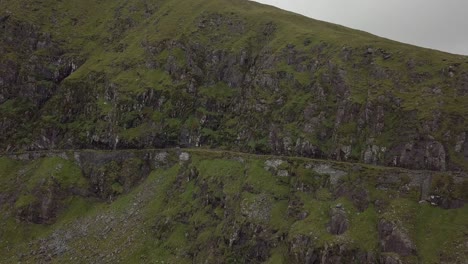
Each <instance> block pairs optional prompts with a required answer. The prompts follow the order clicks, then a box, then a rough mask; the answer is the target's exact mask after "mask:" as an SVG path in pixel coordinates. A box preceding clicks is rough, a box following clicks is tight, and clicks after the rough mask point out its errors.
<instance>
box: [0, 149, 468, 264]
mask: <svg viewBox="0 0 468 264" xmlns="http://www.w3.org/2000/svg"><path fill="white" fill-rule="evenodd" d="M0 165H1V166H2V168H4V170H2V171H0V176H1V177H0V179H1V180H2V182H1V184H2V185H1V186H2V191H1V196H0V199H1V200H0V201H1V205H2V212H3V213H2V215H1V218H0V238H1V240H0V256H1V257H0V258H1V260H2V261H1V262H2V263H16V262H18V261H21V262H22V263H48V262H53V263H118V262H121V263H264V262H265V263H464V261H465V260H466V259H467V257H468V247H467V243H466V241H467V234H468V222H467V221H466V219H467V218H468V207H467V206H464V205H463V204H464V201H466V200H467V199H468V197H467V193H468V181H467V178H466V175H464V174H460V173H448V172H429V171H410V170H405V169H399V168H382V167H374V166H368V165H358V164H354V165H353V164H349V163H337V162H327V161H323V160H311V159H305V158H290V157H275V156H256V155H247V154H240V153H233V152H220V151H204V150H180V149H172V150H171V149H166V150H142V151H112V152H95V151H69V152H32V153H24V154H14V155H9V156H8V157H4V158H0ZM5 168H6V169H5ZM135 186H136V187H135ZM18 190H21V191H18Z"/></svg>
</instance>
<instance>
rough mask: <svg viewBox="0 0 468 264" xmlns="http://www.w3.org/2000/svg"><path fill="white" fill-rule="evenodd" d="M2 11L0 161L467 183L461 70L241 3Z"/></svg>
mask: <svg viewBox="0 0 468 264" xmlns="http://www.w3.org/2000/svg"><path fill="white" fill-rule="evenodd" d="M1 7H2V8H1V10H3V11H2V15H1V16H2V19H1V21H2V22H1V23H2V27H3V30H2V31H1V33H0V34H1V43H0V47H1V50H0V52H1V54H2V56H1V64H0V65H1V67H0V76H1V78H2V81H1V82H0V84H1V91H2V92H1V95H2V96H1V97H0V103H1V105H0V111H1V113H2V116H4V118H3V119H2V121H1V122H2V123H1V126H0V128H1V132H2V133H1V139H0V146H1V149H3V150H6V151H19V150H24V149H30V150H31V149H34V150H43V149H82V148H93V149H114V148H117V149H129V148H154V147H170V146H181V147H193V146H202V147H213V148H218V149H230V150H238V151H243V152H255V153H272V154H283V155H294V156H306V157H314V158H327V159H336V160H349V161H361V162H366V163H373V164H383V165H390V166H400V167H407V168H414V169H431V170H447V169H450V170H460V169H462V170H464V169H466V164H467V157H468V150H467V149H468V145H467V144H468V143H467V140H466V137H467V136H466V131H467V127H468V125H467V122H466V118H465V117H466V116H467V115H468V104H467V103H466V102H467V101H468V99H467V94H468V74H467V67H468V58H467V57H464V56H456V55H451V54H446V53H442V52H438V51H433V50H428V49H422V48H418V47H414V46H409V45H405V44H401V43H397V42H394V41H390V40H386V39H382V38H378V37H375V36H373V35H370V34H367V33H364V32H360V31H355V30H351V29H348V28H345V27H341V26H338V25H334V24H329V23H325V22H320V21H316V20H313V19H309V18H306V17H302V16H299V15H295V14H292V13H289V12H285V11H282V10H278V9H275V8H272V7H268V6H264V5H259V4H256V3H253V2H249V1H224V0H216V1H214V0H213V1H198V0H197V1H195V0H194V1H169V0H167V1H149V0H147V1H110V0H107V1H106V0H103V1H60V2H57V1H35V2H31V1H16V0H15V1H6V0H4V1H2V2H1ZM18 120H20V122H18ZM422 156H425V157H426V158H425V159H424V158H422Z"/></svg>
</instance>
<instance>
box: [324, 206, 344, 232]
mask: <svg viewBox="0 0 468 264" xmlns="http://www.w3.org/2000/svg"><path fill="white" fill-rule="evenodd" d="M330 218H331V219H330V223H329V224H328V228H329V232H330V233H331V234H333V235H341V234H343V233H344V232H346V231H347V230H348V228H349V220H348V216H347V214H346V211H345V210H344V208H342V206H338V205H337V206H336V207H335V208H332V209H331V210H330Z"/></svg>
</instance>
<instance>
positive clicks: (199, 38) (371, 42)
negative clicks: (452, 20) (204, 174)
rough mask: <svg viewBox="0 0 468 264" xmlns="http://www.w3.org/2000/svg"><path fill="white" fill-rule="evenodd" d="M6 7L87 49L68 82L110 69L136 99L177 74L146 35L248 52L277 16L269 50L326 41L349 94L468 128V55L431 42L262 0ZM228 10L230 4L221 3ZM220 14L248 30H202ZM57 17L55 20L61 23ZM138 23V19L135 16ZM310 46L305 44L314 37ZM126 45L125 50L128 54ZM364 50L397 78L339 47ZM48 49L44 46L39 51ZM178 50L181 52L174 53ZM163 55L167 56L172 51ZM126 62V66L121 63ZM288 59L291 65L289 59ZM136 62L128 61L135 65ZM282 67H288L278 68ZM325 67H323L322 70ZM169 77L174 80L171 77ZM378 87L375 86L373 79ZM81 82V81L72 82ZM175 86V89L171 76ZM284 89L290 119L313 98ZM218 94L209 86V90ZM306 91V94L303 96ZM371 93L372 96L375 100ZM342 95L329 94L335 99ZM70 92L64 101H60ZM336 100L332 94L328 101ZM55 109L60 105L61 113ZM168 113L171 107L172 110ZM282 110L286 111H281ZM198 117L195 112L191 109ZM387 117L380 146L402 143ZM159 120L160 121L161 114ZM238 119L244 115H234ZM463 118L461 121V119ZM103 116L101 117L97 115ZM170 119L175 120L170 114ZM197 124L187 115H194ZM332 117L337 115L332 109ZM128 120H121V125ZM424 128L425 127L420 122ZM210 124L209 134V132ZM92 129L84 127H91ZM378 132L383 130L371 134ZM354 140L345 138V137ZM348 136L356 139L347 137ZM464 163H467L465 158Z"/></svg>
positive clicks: (133, 134)
mask: <svg viewBox="0 0 468 264" xmlns="http://www.w3.org/2000/svg"><path fill="white" fill-rule="evenodd" d="M2 5H3V6H4V7H5V10H9V11H11V12H12V15H13V17H14V18H16V19H18V20H20V21H21V20H26V21H28V22H30V23H33V24H35V25H37V26H39V27H40V28H41V29H42V30H43V31H45V32H51V33H52V34H53V36H54V39H55V40H56V41H57V42H59V43H61V46H62V47H63V48H64V49H65V50H67V53H68V54H69V55H70V56H73V55H79V56H81V57H82V58H85V63H84V65H83V66H82V67H80V68H79V69H78V70H77V71H76V72H74V73H73V74H72V75H71V76H69V77H68V78H67V80H66V81H65V84H64V86H67V83H68V84H70V85H72V84H73V83H75V82H79V83H81V82H83V81H85V80H88V79H89V78H93V77H91V76H90V73H93V72H94V73H103V74H105V75H106V76H108V77H110V79H111V81H112V83H114V84H115V85H116V86H117V87H120V88H119V89H120V96H121V101H124V102H125V101H128V102H131V100H132V98H134V97H135V96H138V95H139V94H141V93H142V92H143V91H144V90H145V89H146V88H147V87H152V88H154V89H156V90H159V89H164V88H160V87H164V86H167V80H168V79H170V78H169V77H168V75H167V74H165V73H163V72H161V71H160V70H148V69H147V68H146V67H145V65H144V59H145V56H146V54H145V51H144V48H143V43H154V42H159V41H162V40H181V41H184V40H187V39H189V40H190V41H191V42H198V43H201V44H203V45H206V46H207V47H210V48H212V49H215V50H216V49H221V50H227V51H233V52H236V51H239V50H241V49H243V48H245V47H248V46H249V45H255V43H252V38H253V39H255V38H254V37H255V36H256V34H257V33H258V32H259V31H260V30H261V29H262V27H263V26H264V25H265V24H267V23H268V22H272V21H273V22H274V23H275V25H276V27H277V28H276V30H277V32H276V34H275V35H274V37H273V38H272V39H269V40H268V41H267V42H265V43H262V45H264V46H263V47H262V50H270V51H271V53H273V54H275V53H278V52H280V51H281V50H283V49H284V47H285V46H286V45H287V44H294V45H295V47H296V49H297V50H298V51H307V50H308V48H309V47H310V46H309V45H312V46H314V45H319V44H324V45H325V46H326V47H327V48H326V49H325V51H324V54H322V56H324V58H326V60H329V61H331V62H333V63H334V64H336V65H338V66H339V67H341V68H343V69H345V70H346V71H347V72H348V73H349V74H348V75H349V76H350V77H349V78H350V79H349V80H347V83H348V85H349V86H350V88H351V95H350V98H351V99H352V101H353V102H356V103H361V104H362V103H365V102H366V100H375V99H376V98H378V97H379V96H381V95H386V94H387V93H388V92H389V91H392V93H393V94H394V95H395V96H397V97H398V98H401V99H402V102H401V109H403V110H404V111H407V112H410V111H414V110H415V111H417V118H418V122H415V124H414V125H413V126H416V127H417V126H418V125H419V124H420V122H424V121H428V120H431V118H432V116H433V115H434V111H435V110H441V111H442V115H443V116H445V117H447V118H445V119H444V120H443V121H442V124H441V126H442V127H441V129H440V130H439V131H437V134H434V135H431V136H433V137H435V138H436V139H438V140H442V138H443V136H444V133H445V132H446V131H447V130H453V132H454V133H460V132H461V131H466V130H467V129H468V124H467V123H466V121H465V120H463V118H462V119H461V120H462V122H459V121H457V122H455V121H453V120H455V119H453V120H452V118H459V117H464V116H467V115H468V106H467V104H466V103H464V102H466V101H467V100H468V98H466V96H458V95H457V94H456V91H455V89H453V86H454V84H455V80H450V79H447V78H445V77H444V76H443V73H442V71H445V70H446V69H447V68H448V67H449V66H450V65H454V64H459V65H460V66H459V68H458V70H457V71H459V72H466V71H467V69H468V59H467V58H466V57H464V56H458V55H451V54H447V53H443V52H439V51H434V50H429V49H423V48H419V47H415V46H411V45H406V44H402V43H398V42H395V41H391V40H387V39H383V38H379V37H376V36H373V35H371V34H368V33H365V32H360V31H356V30H352V29H348V28H346V27H342V26H339V25H334V24H330V23H326V22H321V21H317V20H313V19H310V18H306V17H303V16H300V15H296V14H293V13H290V12H286V11H283V10H279V9H276V8H273V7H270V6H265V5H261V4H257V3H255V2H250V1H243V0H236V1H227V0H222V1H213V0H211V1H210V0H203V1H202V0H186V1H171V0H165V1H164V0H161V1H157V0H154V1H130V2H128V1H109V0H104V1H99V2H97V1H76V0H75V1H62V2H58V3H57V2H56V1H51V0H45V1H41V4H40V5H36V4H33V3H29V1H2ZM221 10H222V11H221ZM212 13H221V14H223V15H227V16H229V15H231V16H233V17H234V18H238V19H239V20H240V21H242V22H243V23H245V28H246V33H244V34H243V35H242V36H234V37H231V36H230V33H229V32H226V31H225V29H220V30H219V31H216V32H212V35H210V36H207V35H206V32H205V33H203V32H200V30H199V28H198V23H199V18H200V16H202V15H205V14H212ZM52 21H54V22H53V23H52ZM129 21H131V22H129ZM213 36H217V37H218V39H220V41H218V42H215V43H213V42H212V38H210V37H213ZM306 40H308V41H309V42H310V43H311V44H308V46H307V47H306V46H305V45H304V43H305V41H306ZM120 47H123V49H124V52H119V51H118V50H119V49H120ZM345 47H346V48H348V49H351V50H353V49H354V50H359V51H360V52H363V53H365V50H366V49H367V47H372V48H374V49H375V50H377V49H382V50H385V51H386V52H388V53H391V54H392V59H391V60H383V59H382V58H377V59H376V61H375V62H374V63H375V65H377V66H378V67H380V68H382V69H386V70H390V71H394V72H398V73H399V74H398V75H397V76H394V78H395V79H397V81H395V80H394V81H390V80H374V79H373V78H371V77H370V76H368V74H369V73H368V72H367V70H366V69H363V68H354V67H352V65H353V63H359V61H351V62H343V61H342V60H341V59H340V54H341V52H342V51H343V49H344V48H345ZM38 52H40V51H38ZM172 52H173V53H174V52H175V51H172ZM180 52H182V53H181V54H179V55H177V54H171V55H175V56H176V57H179V58H180V59H181V60H182V61H181V62H180V64H181V65H183V64H184V53H183V51H180ZM167 55H169V54H166V55H162V56H163V57H165V56H167ZM411 60H413V61H414V62H415V65H416V66H415V67H416V68H415V71H416V72H417V73H420V74H429V75H430V76H432V77H431V78H430V79H429V80H427V81H424V82H422V83H414V81H413V80H411V78H410V76H409V74H406V73H405V69H406V68H407V67H408V66H407V64H408V62H409V61H411ZM122 65H125V68H126V69H125V70H123V69H122ZM286 66H287V65H286ZM128 68H129V69H128ZM277 68H278V69H282V68H281V65H279V66H277ZM283 70H286V71H291V72H292V73H293V74H294V75H295V77H296V79H297V80H298V81H299V82H301V83H304V84H306V83H308V82H310V77H308V76H302V75H303V74H302V75H301V73H299V72H295V71H294V70H293V69H292V68H288V67H286V68H283ZM318 74H319V73H318ZM163 83H166V84H163ZM395 83H398V85H399V86H404V87H406V88H405V89H404V90H401V89H400V90H397V89H396V88H395ZM100 85H101V84H99V83H95V84H94V86H95V87H94V89H96V90H98V89H102V88H99V87H100ZM370 85H371V86H372V89H369V86H370ZM434 86H436V87H439V88H441V89H442V90H443V91H444V92H443V93H442V94H439V95H434V94H432V93H431V89H428V88H431V87H434ZM70 87H72V86H70ZM169 89H174V87H173V86H171V85H170V84H169ZM284 89H285V90H284V93H285V94H288V100H289V103H288V104H287V105H286V106H285V107H284V108H281V109H279V110H280V111H275V112H274V113H273V114H272V116H273V117H274V118H277V119H279V120H283V119H284V118H283V117H282V114H283V113H284V112H285V111H292V112H291V113H292V114H293V115H297V114H298V113H301V111H302V110H303V107H304V106H305V104H306V103H307V102H310V101H311V99H309V100H307V101H305V100H301V99H304V98H306V97H305V96H304V94H303V93H298V91H292V90H291V91H289V90H287V89H289V88H287V87H285V88H284ZM257 92H258V93H259V94H260V96H261V97H264V98H265V99H266V100H267V101H268V100H270V101H273V100H274V99H273V98H274V97H271V98H270V96H269V95H266V94H264V95H263V94H262V93H261V91H257ZM208 93H209V91H208ZM295 93H297V96H294V94H295ZM211 96H212V97H214V98H216V99H219V100H225V99H224V98H222V97H223V96H225V95H224V94H223V95H221V97H220V96H218V95H216V94H212V95H211ZM366 98H367V99H366ZM332 99H333V98H328V99H327V100H331V101H332ZM58 100H61V99H58ZM99 100H100V101H98V104H97V106H98V110H97V111H98V112H100V114H101V115H108V114H109V113H111V112H112V111H111V110H112V107H111V106H110V105H109V102H105V101H102V99H99ZM57 103H59V102H55V101H54V100H52V101H51V103H49V105H48V106H46V109H48V110H46V112H49V114H50V111H51V110H52V109H54V108H56V105H55V104H57ZM329 103H330V104H333V103H332V102H329ZM52 115H53V112H52ZM126 115H128V117H127V119H125V120H132V119H135V116H138V115H141V113H138V112H131V113H126ZM163 115H168V114H167V113H163ZM275 116H279V117H275ZM190 118H193V117H190ZM180 119H181V120H178V122H179V123H177V124H173V127H180V126H181V125H183V124H184V123H185V122H186V117H181V118H180ZM387 119H388V120H386V128H387V130H386V131H385V133H384V134H383V135H380V136H378V137H377V142H378V143H379V144H380V145H383V146H388V145H389V144H390V143H394V142H396V138H395V137H396V134H395V133H398V130H395V128H397V127H398V126H399V125H400V123H401V120H399V119H398V117H396V116H392V115H391V114H389V115H388V118H387ZM156 120H158V119H156ZM234 120H235V119H234ZM459 120H460V119H459ZM95 122H101V121H100V120H99V121H95ZM167 122H168V126H171V124H170V120H169V121H167ZM187 122H188V121H187ZM330 122H333V117H331V120H330ZM90 125H91V124H88V123H87V121H86V120H85V119H83V120H78V121H77V123H73V124H70V126H69V127H70V129H71V130H73V129H80V128H81V129H85V128H88V129H90ZM298 125H301V124H300V123H299V124H297V123H293V124H290V127H291V130H292V131H293V132H292V133H293V134H297V133H300V131H296V130H295V129H294V126H298ZM119 126H122V125H119ZM146 126H147V125H146V124H143V125H141V126H140V127H135V128H132V129H133V130H131V131H124V130H125V128H124V129H122V128H121V127H117V128H114V130H117V131H120V132H119V133H120V136H121V138H124V139H126V140H129V141H131V140H133V139H138V138H139V137H142V136H144V135H146V134H147V133H146V132H145V131H147V130H148V128H147V127H146ZM355 126H356V124H354V123H349V124H348V130H346V127H345V128H343V129H342V132H343V134H344V135H343V138H346V131H348V132H349V131H354V130H355ZM97 127H106V123H104V122H103V123H102V124H98V125H97ZM221 129H223V131H221V132H220V134H223V133H229V131H230V130H229V128H225V127H222V128H221ZM420 129H421V128H417V130H420ZM207 132H209V131H208V130H207ZM83 133H84V132H83ZM367 136H371V137H374V136H375V135H367ZM344 141H346V140H344ZM343 143H347V142H343ZM451 154H453V156H454V157H453V160H455V161H456V160H459V159H460V157H458V156H457V154H455V153H451ZM458 163H460V164H461V162H458Z"/></svg>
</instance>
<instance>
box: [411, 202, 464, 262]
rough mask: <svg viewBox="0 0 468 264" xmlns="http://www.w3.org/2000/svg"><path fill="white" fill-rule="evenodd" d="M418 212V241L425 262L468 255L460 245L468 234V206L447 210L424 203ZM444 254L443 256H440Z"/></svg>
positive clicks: (416, 230)
mask: <svg viewBox="0 0 468 264" xmlns="http://www.w3.org/2000/svg"><path fill="white" fill-rule="evenodd" d="M415 214H416V216H415V217H416V226H415V233H416V235H415V237H414V238H415V241H414V242H415V243H416V246H417V249H418V256H419V260H420V261H421V262H422V263H439V262H441V261H442V260H443V259H444V258H447V257H450V256H453V255H457V254H466V252H465V253H463V252H460V250H461V251H463V249H459V246H460V245H461V244H463V243H464V242H463V241H465V240H466V234H467V233H468V223H467V221H466V220H467V219H468V206H465V207H463V208H461V209H458V210H444V209H441V208H437V207H433V206H431V205H428V204H425V205H422V206H420V207H419V208H418V210H417V212H416V213H415ZM441 256H442V258H441Z"/></svg>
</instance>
